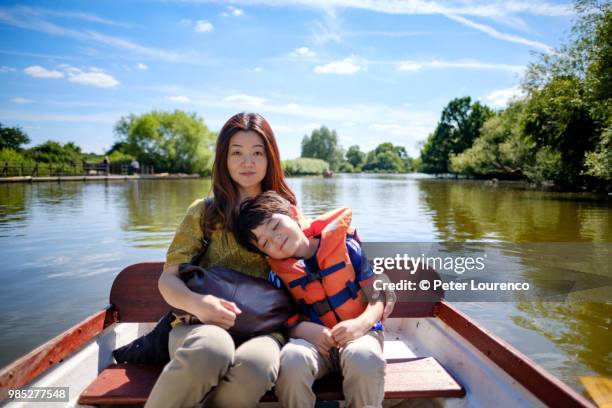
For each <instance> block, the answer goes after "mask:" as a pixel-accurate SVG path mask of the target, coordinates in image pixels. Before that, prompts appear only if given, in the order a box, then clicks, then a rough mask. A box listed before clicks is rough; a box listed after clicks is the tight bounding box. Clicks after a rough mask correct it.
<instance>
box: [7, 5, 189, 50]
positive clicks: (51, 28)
mask: <svg viewBox="0 0 612 408" xmlns="http://www.w3.org/2000/svg"><path fill="white" fill-rule="evenodd" d="M0 22H1V23H4V24H8V25H10V26H13V27H19V28H23V29H26V30H33V31H38V32H43V33H46V34H50V35H57V36H62V37H69V38H73V39H75V40H78V41H82V42H85V43H90V42H95V43H98V44H103V45H107V46H109V47H113V48H119V49H123V50H127V51H131V52H134V53H136V54H141V55H146V56H148V57H151V58H156V59H161V60H164V61H179V60H185V59H190V60H194V59H195V56H193V55H191V56H187V55H181V54H178V53H175V52H172V51H166V50H162V49H157V48H151V47H145V46H142V45H140V44H137V43H134V42H131V41H129V40H126V39H124V38H121V37H114V36H110V35H105V34H101V33H98V32H96V31H91V30H74V29H70V28H66V27H64V26H60V25H57V24H53V23H51V22H49V21H46V20H42V19H40V18H37V17H36V16H34V17H33V16H32V15H30V14H28V13H24V12H23V10H21V9H19V8H13V9H8V8H7V9H3V10H0ZM190 57H191V58H190Z"/></svg>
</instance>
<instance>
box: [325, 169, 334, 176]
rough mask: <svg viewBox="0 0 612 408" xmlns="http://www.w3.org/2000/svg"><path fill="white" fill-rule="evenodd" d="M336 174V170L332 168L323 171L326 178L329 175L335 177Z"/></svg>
mask: <svg viewBox="0 0 612 408" xmlns="http://www.w3.org/2000/svg"><path fill="white" fill-rule="evenodd" d="M333 176H334V172H333V171H331V170H324V171H323V177H325V178H329V177H333Z"/></svg>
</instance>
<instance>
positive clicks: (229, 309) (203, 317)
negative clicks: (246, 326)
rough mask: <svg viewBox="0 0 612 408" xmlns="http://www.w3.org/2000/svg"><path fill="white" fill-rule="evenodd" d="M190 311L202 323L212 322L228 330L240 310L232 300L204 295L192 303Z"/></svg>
mask: <svg viewBox="0 0 612 408" xmlns="http://www.w3.org/2000/svg"><path fill="white" fill-rule="evenodd" d="M191 313H193V315H194V316H195V317H197V318H198V320H199V321H201V322H202V323H208V324H214V325H217V326H219V327H222V328H224V329H225V330H228V329H229V328H230V327H232V326H233V325H234V323H235V322H236V316H237V315H239V314H240V313H242V311H241V310H240V309H239V308H238V306H236V304H235V303H234V302H230V301H227V300H225V299H221V298H219V297H217V296H213V295H204V296H202V297H200V299H199V301H198V302H196V303H195V304H194V305H193V308H192V310H191Z"/></svg>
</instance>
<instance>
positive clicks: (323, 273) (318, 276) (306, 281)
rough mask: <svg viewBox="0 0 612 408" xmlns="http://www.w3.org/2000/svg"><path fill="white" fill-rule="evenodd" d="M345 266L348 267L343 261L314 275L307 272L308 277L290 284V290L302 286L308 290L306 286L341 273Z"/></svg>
mask: <svg viewBox="0 0 612 408" xmlns="http://www.w3.org/2000/svg"><path fill="white" fill-rule="evenodd" d="M345 266H346V262H344V261H342V262H339V263H337V264H334V265H332V266H329V267H327V268H324V269H321V270H320V271H318V272H314V273H312V272H309V271H308V270H307V271H306V275H304V276H302V277H301V278H298V279H295V280H292V281H291V282H289V288H290V289H293V288H295V287H296V286H301V287H302V289H306V285H308V284H309V283H310V282H312V281H315V280H322V279H323V278H324V277H326V276H328V275H331V274H332V273H334V272H337V271H339V270H340V269H342V268H344V267H345Z"/></svg>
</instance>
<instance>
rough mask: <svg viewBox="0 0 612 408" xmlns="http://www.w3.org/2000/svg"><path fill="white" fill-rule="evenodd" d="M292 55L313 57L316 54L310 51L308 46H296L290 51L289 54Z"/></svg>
mask: <svg viewBox="0 0 612 408" xmlns="http://www.w3.org/2000/svg"><path fill="white" fill-rule="evenodd" d="M289 55H291V56H292V57H306V58H312V57H314V56H315V55H316V54H315V52H314V51H312V50H311V49H310V48H308V47H300V48H296V49H295V50H293V51H291V53H290V54H289Z"/></svg>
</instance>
